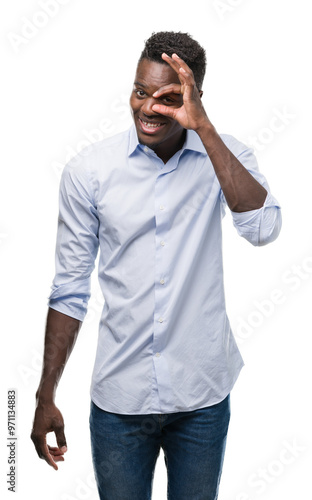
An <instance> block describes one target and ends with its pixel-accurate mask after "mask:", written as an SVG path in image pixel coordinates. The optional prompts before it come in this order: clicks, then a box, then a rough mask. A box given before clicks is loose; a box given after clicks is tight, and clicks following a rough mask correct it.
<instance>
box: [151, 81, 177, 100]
mask: <svg viewBox="0 0 312 500" xmlns="http://www.w3.org/2000/svg"><path fill="white" fill-rule="evenodd" d="M165 94H182V92H181V85H180V84H179V83H169V84H168V85H164V86H163V87H160V88H159V89H158V90H156V92H154V94H153V97H159V96H161V95H165Z"/></svg>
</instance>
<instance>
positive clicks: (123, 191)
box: [49, 126, 281, 414]
mask: <svg viewBox="0 0 312 500" xmlns="http://www.w3.org/2000/svg"><path fill="white" fill-rule="evenodd" d="M221 137H222V140H223V141H224V142H225V144H226V145H227V147H228V148H229V149H230V150H231V151H232V153H233V154H234V155H235V156H236V157H237V158H238V159H239V161H240V162H241V163H242V164H243V165H244V166H245V167H246V168H247V169H248V170H249V171H250V173H251V174H252V175H253V176H254V177H255V178H256V179H257V180H258V181H259V182H260V183H261V184H262V185H263V186H264V187H265V188H266V189H267V191H268V195H267V197H266V200H265V204H264V206H263V207H262V208H260V209H258V210H252V211H250V212H244V213H233V212H231V213H232V217H233V222H234V225H235V227H236V229H237V231H238V233H239V234H240V235H241V236H243V237H244V238H246V239H247V240H248V241H250V242H251V243H252V244H253V245H264V244H266V243H268V242H270V241H273V240H274V239H275V238H276V237H277V235H278V233H279V230H280V226H281V215H280V207H279V204H278V202H277V201H276V200H275V199H274V198H273V196H272V195H271V194H270V192H269V187H268V184H267V182H266V180H265V178H264V177H263V175H262V174H261V173H259V170H258V166H257V161H256V158H255V156H254V155H253V153H252V150H250V149H249V148H247V147H246V146H245V145H243V144H242V143H240V142H238V141H237V140H236V139H234V138H233V137H232V136H230V135H221ZM225 204H226V202H225V199H224V195H223V193H222V190H221V189H220V184H219V182H218V179H217V177H216V175H215V172H214V169H213V166H212V164H211V162H210V160H209V157H208V155H207V153H206V151H205V148H204V146H203V144H202V142H201V140H200V138H199V136H198V135H197V134H196V132H194V131H191V130H188V131H187V136H186V141H185V143H184V146H183V148H182V150H180V151H178V152H177V153H176V154H175V155H174V156H173V157H172V158H171V159H170V160H169V161H168V162H167V163H166V164H164V163H163V162H162V160H161V159H160V158H158V157H157V155H156V154H155V153H154V151H152V150H151V149H149V148H148V147H146V146H143V145H141V144H139V143H138V139H137V134H136V130H135V127H134V126H132V127H131V128H130V130H128V131H126V132H123V133H121V134H118V135H116V136H114V137H112V138H109V139H105V140H103V141H100V142H97V143H95V144H93V145H91V146H89V147H88V148H86V149H84V150H83V151H82V152H81V153H80V154H79V155H77V156H76V157H74V158H73V159H72V160H71V161H70V162H69V163H68V164H67V165H66V166H65V168H64V171H63V175H62V179H61V186H60V211H59V226H58V234H57V248H56V275H55V279H54V282H53V286H52V293H51V295H50V299H49V306H50V307H51V308H52V309H56V310H57V311H60V312H62V313H64V314H66V315H68V316H72V317H73V318H77V319H79V320H81V321H82V320H83V319H84V317H85V314H86V312H87V303H88V299H89V297H90V275H91V273H92V271H93V269H94V261H95V258H96V256H97V252H98V248H99V252H100V255H99V269H98V276H99V282H100V286H101V289H102V292H103V296H104V299H105V302H104V307H103V311H102V316H101V321H100V325H99V337H98V347H97V353H96V360H95V365H94V371H93V377H92V384H91V398H92V400H93V401H94V403H95V404H96V405H97V406H99V407H100V408H102V409H104V410H106V411H109V412H114V413H124V414H147V413H171V412H178V411H190V410H194V409H198V408H202V407H205V406H210V405H213V404H215V403H218V402H220V401H222V400H223V399H224V398H225V397H226V396H227V394H228V393H229V392H230V391H231V389H232V387H233V385H234V383H235V381H236V379H237V377H238V374H239V372H240V370H241V368H242V366H243V364H244V363H243V360H242V357H241V355H240V353H239V350H238V348H237V345H236V342H235V339H234V337H233V333H232V331H231V327H230V324H229V320H228V317H227V314H226V309H225V298H224V286H223V267H222V248H221V247H222V234H221V221H222V217H223V215H224V208H225Z"/></svg>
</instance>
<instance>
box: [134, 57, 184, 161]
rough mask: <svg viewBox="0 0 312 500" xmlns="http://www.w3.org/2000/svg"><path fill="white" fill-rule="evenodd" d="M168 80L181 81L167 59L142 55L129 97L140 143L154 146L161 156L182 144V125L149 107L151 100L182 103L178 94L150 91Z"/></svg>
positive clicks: (169, 81)
mask: <svg viewBox="0 0 312 500" xmlns="http://www.w3.org/2000/svg"><path fill="white" fill-rule="evenodd" d="M170 83H178V84H179V83H180V81H179V78H178V75H177V74H176V73H175V71H174V70H173V69H172V68H171V67H170V66H169V65H168V64H166V63H164V64H162V63H157V62H153V61H149V60H148V59H143V60H142V61H141V62H140V63H139V65H138V67H137V72H136V75H135V82H134V86H133V91H132V94H131V98H130V106H131V109H132V115H133V119H134V123H135V127H136V130H137V134H138V139H139V142H140V143H141V144H144V145H146V146H148V147H149V148H151V149H154V150H155V151H156V153H157V154H159V153H161V154H159V156H160V157H161V156H162V155H163V156H166V155H167V154H168V153H170V155H171V154H174V153H175V152H176V151H177V150H178V149H180V147H181V140H182V138H184V128H183V127H181V125H180V124H179V123H178V122H177V121H176V120H173V119H172V118H169V117H167V116H164V115H161V114H159V113H156V112H155V111H153V110H152V106H153V105H154V104H165V105H166V106H172V107H176V108H179V107H180V106H182V104H183V98H182V95H181V94H173V93H172V94H169V95H166V96H162V97H160V98H157V99H156V98H154V97H153V93H154V92H156V90H158V89H159V88H160V87H163V86H165V85H169V84H170Z"/></svg>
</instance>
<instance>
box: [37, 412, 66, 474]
mask: <svg viewBox="0 0 312 500" xmlns="http://www.w3.org/2000/svg"><path fill="white" fill-rule="evenodd" d="M53 431H54V433H55V437H56V442H57V447H55V446H54V447H53V446H49V445H47V442H46V435H47V434H48V433H49V432H53ZM30 437H31V439H32V441H33V443H34V445H35V448H36V451H37V454H38V456H39V458H42V459H43V460H45V461H46V462H47V463H48V464H49V465H51V467H53V468H54V469H55V470H58V467H57V464H56V462H61V461H64V457H63V455H64V453H65V452H66V451H67V444H66V438H65V434H64V421H63V417H62V414H61V412H60V411H59V410H58V409H57V408H56V406H55V405H54V404H38V406H37V409H36V413H35V419H34V424H33V430H32V433H31V436H30Z"/></svg>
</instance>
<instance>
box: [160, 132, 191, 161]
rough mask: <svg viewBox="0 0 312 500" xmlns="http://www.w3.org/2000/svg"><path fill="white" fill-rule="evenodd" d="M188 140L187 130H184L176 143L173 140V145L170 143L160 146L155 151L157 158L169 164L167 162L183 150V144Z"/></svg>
mask: <svg viewBox="0 0 312 500" xmlns="http://www.w3.org/2000/svg"><path fill="white" fill-rule="evenodd" d="M185 138H186V130H185V129H184V130H183V131H182V133H181V135H180V137H179V138H178V140H176V141H174V139H173V138H172V143H170V142H169V144H168V143H167V142H166V143H163V144H158V145H157V146H156V147H155V148H153V149H154V151H155V153H156V154H157V156H158V157H159V158H160V159H161V160H162V161H163V162H164V163H167V161H169V160H170V158H172V156H173V155H175V154H176V152H177V151H180V149H182V147H183V144H184V142H185Z"/></svg>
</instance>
